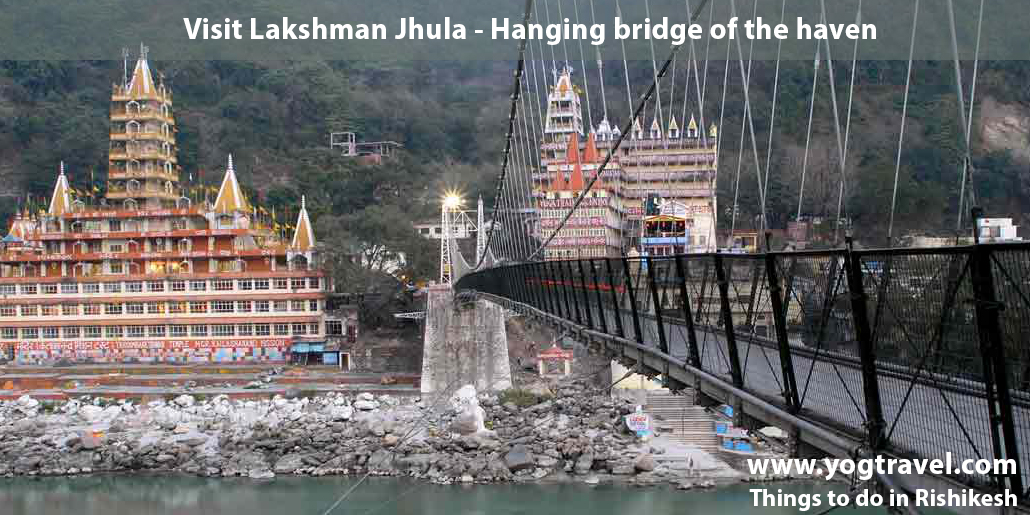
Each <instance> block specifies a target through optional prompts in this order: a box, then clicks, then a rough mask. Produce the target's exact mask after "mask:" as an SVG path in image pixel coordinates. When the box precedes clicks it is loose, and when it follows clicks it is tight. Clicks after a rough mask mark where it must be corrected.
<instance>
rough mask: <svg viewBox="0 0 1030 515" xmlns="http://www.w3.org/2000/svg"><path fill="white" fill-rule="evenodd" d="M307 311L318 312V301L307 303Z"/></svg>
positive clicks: (312, 300) (313, 300)
mask: <svg viewBox="0 0 1030 515" xmlns="http://www.w3.org/2000/svg"><path fill="white" fill-rule="evenodd" d="M308 311H318V299H311V300H309V301H308Z"/></svg>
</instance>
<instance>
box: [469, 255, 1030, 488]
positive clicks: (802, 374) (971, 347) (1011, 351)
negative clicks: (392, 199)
mask: <svg viewBox="0 0 1030 515" xmlns="http://www.w3.org/2000/svg"><path fill="white" fill-rule="evenodd" d="M457 287H458V289H469V290H477V291H480V292H484V293H490V294H493V295H497V296H500V297H505V298H508V299H511V300H513V301H516V302H519V303H522V304H525V305H529V306H532V307H534V308H536V309H539V310H541V311H543V312H545V313H548V314H550V315H553V316H554V317H557V318H560V319H564V320H566V321H568V322H571V323H573V324H576V325H579V326H582V327H585V328H588V329H591V330H594V331H599V332H602V333H605V334H609V335H613V336H616V337H620V338H624V339H625V340H628V341H631V342H637V343H638V344H641V345H643V346H645V347H648V348H650V349H651V350H653V351H654V352H656V353H657V354H658V355H664V356H667V360H668V362H669V363H677V364H678V363H685V364H686V366H688V367H694V368H695V369H700V370H702V371H704V372H706V373H708V374H711V375H713V376H716V377H719V378H721V379H723V380H724V381H725V382H727V383H730V384H732V385H733V387H735V388H738V389H740V390H742V391H746V392H748V393H750V394H753V395H756V396H758V397H761V398H763V399H766V400H768V401H770V402H773V403H777V404H778V405H780V406H781V407H783V408H784V409H785V410H787V411H788V412H790V413H793V414H795V415H796V416H798V417H801V418H805V419H808V420H810V421H813V422H818V423H820V424H822V425H824V426H828V427H832V428H835V429H836V430H838V431H840V432H843V433H847V434H850V435H852V436H855V437H858V438H863V439H864V440H865V441H866V442H867V445H869V446H870V447H872V448H874V449H876V450H888V451H890V452H892V453H894V454H899V455H904V456H913V457H922V458H935V457H942V456H943V455H944V453H946V452H950V453H951V454H952V456H953V459H955V460H965V459H984V458H987V459H993V458H1012V459H1015V460H1017V461H1018V465H1019V473H1018V474H1015V475H1010V476H1006V477H989V476H978V475H970V476H959V477H957V478H958V479H960V480H962V481H965V482H966V483H968V484H971V485H975V486H980V487H984V486H993V487H999V488H1000V487H1005V488H1013V489H1014V488H1018V489H1019V490H1020V493H1021V494H1022V493H1023V490H1022V488H1023V486H1022V485H1025V484H1027V483H1028V481H1026V480H1025V475H1026V474H1027V471H1028V470H1030V454H1028V453H1027V452H1026V451H1025V446H1024V442H1027V441H1028V439H1030V245H1027V244H1006V245H978V246H972V247H955V248H941V249H891V250H869V251H848V250H833V251H822V252H819V251H810V252H794V253H786V252H784V253H771V254H756V255H740V254H697V255H683V256H661V257H627V258H603V259H587V260H579V261H550V262H533V263H524V264H519V265H513V266H507V267H500V268H495V269H489V270H483V271H480V272H476V273H473V274H470V275H468V276H466V277H464V278H463V279H462V280H461V281H460V282H459V284H458V286H457ZM677 366H679V365H677Z"/></svg>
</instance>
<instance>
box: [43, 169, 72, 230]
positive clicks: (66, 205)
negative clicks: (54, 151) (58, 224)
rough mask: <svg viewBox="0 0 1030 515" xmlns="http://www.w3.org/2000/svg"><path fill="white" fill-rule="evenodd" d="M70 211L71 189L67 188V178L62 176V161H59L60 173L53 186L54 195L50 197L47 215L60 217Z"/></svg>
mask: <svg viewBox="0 0 1030 515" xmlns="http://www.w3.org/2000/svg"><path fill="white" fill-rule="evenodd" d="M71 209H72V201H71V187H70V186H68V176H67V175H65V174H64V161H61V173H60V174H59V175H58V176H57V184H55V185H54V194H53V196H51V197H50V208H49V209H48V210H47V214H49V215H50V216H55V217H56V216H61V215H63V214H65V213H67V212H69V211H71Z"/></svg>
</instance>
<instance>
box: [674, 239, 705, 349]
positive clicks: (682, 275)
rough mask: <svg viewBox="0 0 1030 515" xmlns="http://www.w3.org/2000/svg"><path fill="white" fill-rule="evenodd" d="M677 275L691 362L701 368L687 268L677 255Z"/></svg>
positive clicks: (681, 258)
mask: <svg viewBox="0 0 1030 515" xmlns="http://www.w3.org/2000/svg"><path fill="white" fill-rule="evenodd" d="M676 277H677V279H678V280H679V283H680V297H681V298H682V299H683V322H684V323H685V324H686V326H687V354H688V358H689V359H690V364H691V365H692V366H694V367H695V368H701V353H700V352H699V351H698V348H697V330H696V329H695V328H694V314H693V313H692V312H691V309H690V295H688V294H687V277H688V276H687V268H686V267H685V265H684V264H683V257H682V256H676Z"/></svg>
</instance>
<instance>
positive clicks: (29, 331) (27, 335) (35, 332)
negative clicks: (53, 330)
mask: <svg viewBox="0 0 1030 515" xmlns="http://www.w3.org/2000/svg"><path fill="white" fill-rule="evenodd" d="M21 337H22V338H24V339H26V340H35V339H36V338H39V329H37V328H35V327H23V328H22V329H21Z"/></svg>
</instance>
